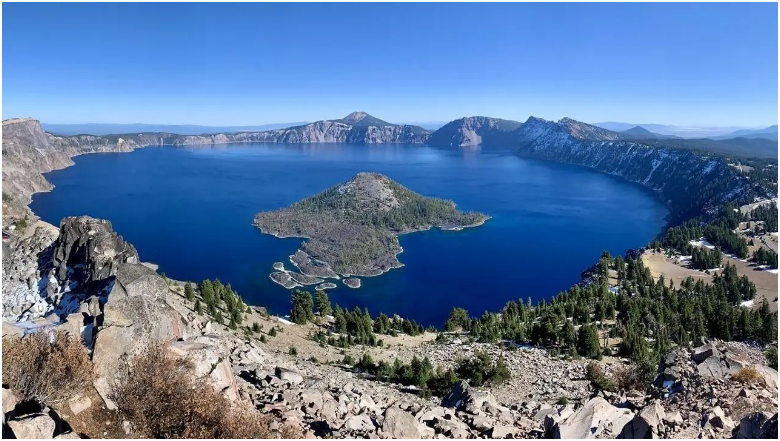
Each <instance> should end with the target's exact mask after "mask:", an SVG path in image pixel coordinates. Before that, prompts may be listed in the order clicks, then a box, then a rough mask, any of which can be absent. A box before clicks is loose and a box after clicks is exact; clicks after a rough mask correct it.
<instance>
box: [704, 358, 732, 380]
mask: <svg viewBox="0 0 780 441" xmlns="http://www.w3.org/2000/svg"><path fill="white" fill-rule="evenodd" d="M696 369H697V370H698V371H699V375H701V376H703V377H710V378H722V377H725V376H726V374H728V373H729V369H728V366H726V363H724V362H723V361H722V360H721V359H720V357H719V356H716V355H713V356H711V357H708V358H707V359H705V360H704V361H702V362H701V363H699V365H698V366H696Z"/></svg>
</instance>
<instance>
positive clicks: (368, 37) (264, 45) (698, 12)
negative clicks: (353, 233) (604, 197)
mask: <svg viewBox="0 0 780 441" xmlns="http://www.w3.org/2000/svg"><path fill="white" fill-rule="evenodd" d="M3 13H4V14H3V15H4V19H3V28H4V30H3V37H4V40H5V42H4V44H3V52H4V54H3V61H4V63H3V67H4V68H5V69H4V72H3V86H4V88H3V92H4V93H3V103H2V104H3V115H2V116H3V119H8V118H14V117H33V118H36V119H38V120H40V121H42V122H44V123H48V124H137V123H140V124H152V125H155V124H156V125H203V126H216V127H220V126H250V125H266V124H282V123H290V122H302V121H308V122H312V121H318V120H322V119H337V118H341V117H343V116H345V115H347V114H349V113H350V112H352V111H355V110H364V111H366V112H367V113H369V114H371V115H374V116H376V117H378V118H381V119H383V120H386V121H390V122H401V123H410V122H434V121H442V122H448V121H451V120H454V119H458V118H461V117H463V116H476V115H482V116H491V117H497V118H504V119H514V120H518V121H525V120H526V119H527V118H528V116H530V115H533V116H537V117H540V118H545V119H550V120H558V119H561V118H563V117H570V118H573V119H576V120H579V121H584V122H589V123H601V122H612V121H614V122H625V123H632V124H664V125H673V126H678V127H702V128H704V127H733V128H758V127H767V126H771V125H775V124H777V118H778V112H777V104H778V101H777V94H778V88H777V78H778V70H777V62H778V58H777V49H778V47H777V4H772V3H763V4H349V5H347V4H309V5H302V4H36V5H30V4H21V3H13V4H6V5H3Z"/></svg>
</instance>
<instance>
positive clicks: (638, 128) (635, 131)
mask: <svg viewBox="0 0 780 441" xmlns="http://www.w3.org/2000/svg"><path fill="white" fill-rule="evenodd" d="M623 133H633V134H639V133H644V134H648V133H653V132H651V131H649V130H647V129H646V128H644V127H642V126H634V127H632V128H630V129H628V130H624V131H623Z"/></svg>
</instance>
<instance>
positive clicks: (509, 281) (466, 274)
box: [31, 144, 667, 327]
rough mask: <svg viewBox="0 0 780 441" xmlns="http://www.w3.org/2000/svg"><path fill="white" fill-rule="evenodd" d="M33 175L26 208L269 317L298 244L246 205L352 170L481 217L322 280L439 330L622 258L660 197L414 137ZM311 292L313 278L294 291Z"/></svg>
mask: <svg viewBox="0 0 780 441" xmlns="http://www.w3.org/2000/svg"><path fill="white" fill-rule="evenodd" d="M73 159H74V162H75V165H74V166H72V167H69V168H66V169H63V170H57V171H54V172H51V173H48V174H46V178H47V179H48V180H49V181H51V182H52V183H53V184H54V185H55V188H54V190H53V191H51V192H48V193H39V194H36V195H34V197H33V202H32V204H31V208H32V210H33V211H34V212H35V213H36V214H37V215H38V216H40V217H41V218H42V219H43V220H45V221H47V222H50V223H52V224H54V225H57V226H58V225H59V223H60V220H61V219H62V218H63V217H66V216H78V215H89V216H93V217H97V218H103V219H108V220H110V221H111V222H112V224H113V227H114V230H115V231H117V232H118V233H119V234H120V235H122V236H123V238H124V239H125V240H127V241H129V242H130V243H132V244H133V245H134V246H135V247H136V248H137V249H138V253H139V255H140V256H141V259H142V260H143V261H146V262H153V263H155V264H158V265H159V271H160V272H161V273H165V274H166V275H167V276H168V277H171V278H173V279H177V280H190V281H193V282H199V281H201V280H202V279H205V278H209V279H219V280H220V281H222V282H223V283H230V284H231V285H232V286H233V288H234V289H235V290H237V291H238V293H239V294H240V295H241V296H242V298H243V299H244V301H245V302H247V303H249V304H251V305H258V306H266V307H268V308H269V309H270V311H271V312H272V313H275V314H280V315H284V314H287V313H288V312H289V309H290V291H289V290H286V289H284V288H283V287H281V286H279V285H277V284H275V283H274V282H272V281H271V280H270V279H269V274H270V273H271V272H272V271H273V268H272V264H273V263H274V262H277V261H282V262H284V263H285V266H286V267H287V268H293V267H292V265H291V264H290V262H289V260H288V256H289V255H291V254H292V253H294V252H295V250H296V249H297V248H298V246H299V245H300V243H301V241H302V240H303V239H297V238H288V239H278V238H275V237H273V236H270V235H265V234H262V233H261V232H260V231H259V230H258V229H257V228H255V227H254V226H253V225H252V220H253V217H254V215H255V214H256V213H257V212H260V211H265V210H274V209H278V208H282V207H286V206H288V205H290V204H292V203H294V202H296V201H298V200H300V199H303V198H305V197H308V196H311V195H314V194H316V193H318V192H320V191H322V190H324V189H326V188H328V187H331V186H333V185H335V184H337V183H341V182H344V181H346V180H348V179H350V178H351V177H352V176H354V175H355V174H357V173H359V172H363V171H369V172H378V173H381V174H384V175H386V176H388V177H389V178H390V179H393V180H395V181H397V182H398V183H400V184H401V185H403V186H405V187H407V188H409V189H410V190H412V191H414V192H417V193H420V194H422V195H424V196H435V197H440V198H446V199H451V200H453V201H454V202H455V203H456V204H457V205H458V208H460V209H461V210H466V211H468V210H474V211H479V212H483V213H485V214H488V215H489V216H491V219H490V220H489V221H487V222H486V223H485V224H484V225H482V226H480V227H476V228H468V229H465V230H462V231H441V230H436V229H434V230H429V231H422V232H416V233H412V234H406V235H403V236H400V238H399V240H400V244H401V246H402V247H403V250H404V251H403V253H401V254H400V255H399V256H398V259H399V260H400V261H401V263H402V264H404V266H403V267H402V268H399V269H394V270H391V271H390V272H388V273H385V274H383V275H380V276H377V277H365V278H362V279H361V280H362V287H361V288H360V289H351V288H348V287H346V286H344V285H343V284H341V283H338V284H337V285H338V288H336V289H332V290H328V294H329V296H330V299H331V302H332V303H333V304H339V305H340V306H342V307H347V308H350V309H351V308H353V307H354V306H359V307H360V308H364V307H367V308H368V309H369V311H370V312H371V314H372V315H376V314H378V313H379V312H384V313H385V314H388V315H390V316H392V314H399V315H400V316H402V317H409V318H413V319H415V320H417V321H418V322H421V323H422V324H424V325H426V326H427V325H430V324H432V325H435V326H436V327H441V326H442V325H443V324H444V321H445V320H446V317H447V314H448V312H449V310H450V308H452V307H454V306H458V307H463V308H466V309H467V310H468V311H469V313H470V314H471V315H477V316H478V315H481V314H482V312H483V311H485V310H491V311H495V310H498V309H500V308H501V307H502V306H503V305H504V304H505V303H506V302H507V301H508V300H510V299H514V300H517V299H522V300H523V301H525V299H527V298H528V297H530V298H532V299H533V300H534V301H536V300H538V299H541V298H550V297H551V296H553V295H555V294H557V293H558V292H560V291H563V290H565V289H568V288H569V287H571V285H572V284H574V283H576V282H578V281H580V278H581V276H580V275H581V272H582V271H583V270H585V269H586V268H587V267H588V266H590V265H592V264H594V263H595V262H596V261H597V260H598V258H599V257H600V255H601V253H602V251H604V250H607V251H609V252H610V253H612V254H620V255H622V254H623V253H624V252H625V251H626V250H627V249H629V248H637V247H642V246H644V245H645V244H647V243H648V241H650V240H651V239H652V238H653V237H654V236H655V235H656V234H658V233H659V232H660V231H661V229H662V227H663V225H664V217H665V216H666V215H667V209H666V208H665V206H664V205H663V204H662V203H661V202H660V201H659V200H658V199H657V198H656V197H655V196H654V195H653V194H652V193H651V192H649V191H648V190H646V189H644V188H642V187H640V186H638V185H635V184H631V183H628V182H626V181H623V180H621V179H619V178H616V177H612V176H608V175H605V174H601V173H597V172H594V171H591V170H588V169H586V168H582V167H577V166H570V165H562V164H555V163H549V162H543V161H537V160H530V159H525V158H521V157H518V156H517V155H515V154H513V153H512V152H510V151H498V150H480V149H471V150H467V149H459V148H455V149H436V148H429V147H424V146H420V145H352V144H306V145H284V144H237V145H224V146H213V147H212V146H206V147H204V146H197V147H191V148H189V147H188V148H182V147H148V148H144V149H139V150H136V151H134V152H132V153H106V154H90V155H83V156H78V157H75V158H73ZM307 289H309V290H310V291H313V286H309V287H307Z"/></svg>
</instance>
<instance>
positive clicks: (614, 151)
mask: <svg viewBox="0 0 780 441" xmlns="http://www.w3.org/2000/svg"><path fill="white" fill-rule="evenodd" d="M514 136H515V139H516V143H517V144H516V145H517V149H518V150H517V151H518V153H519V154H520V155H522V156H527V157H533V158H539V159H544V160H549V161H553V162H559V163H566V164H574V165H580V166H585V167H588V168H592V169H594V170H597V171H600V172H603V173H608V174H611V175H614V176H619V177H621V178H623V179H626V180H628V181H630V182H634V183H637V184H640V185H642V186H644V187H646V188H649V189H651V190H653V191H654V192H656V193H657V194H658V195H659V196H660V197H661V199H662V200H663V201H665V202H666V203H667V204H668V205H669V207H670V209H671V212H672V213H671V215H670V218H671V219H670V220H671V221H672V222H674V221H679V220H683V219H688V218H690V217H693V216H696V215H698V214H700V213H702V212H707V211H708V210H711V209H714V208H715V207H716V206H718V205H719V204H721V203H723V202H725V201H739V200H740V199H743V198H744V197H746V195H747V194H748V192H749V191H750V190H751V185H750V183H749V181H748V179H747V178H745V177H743V176H740V175H739V174H738V173H736V172H735V171H734V169H733V168H732V167H729V166H728V164H726V162H725V161H724V160H723V159H721V158H717V157H712V156H709V155H706V154H703V153H701V152H693V151H690V150H683V149H671V148H663V147H659V146H650V145H646V144H642V143H639V142H635V141H626V140H622V139H621V135H619V134H616V133H614V132H610V131H608V130H604V129H600V128H598V127H594V126H590V125H588V124H585V123H581V122H577V121H574V120H571V119H567V118H565V119H562V120H561V121H559V122H553V121H546V120H543V119H539V118H534V117H531V118H529V119H528V121H526V122H525V123H524V124H523V125H522V127H520V128H519V129H518V130H516V131H515V132H514Z"/></svg>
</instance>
